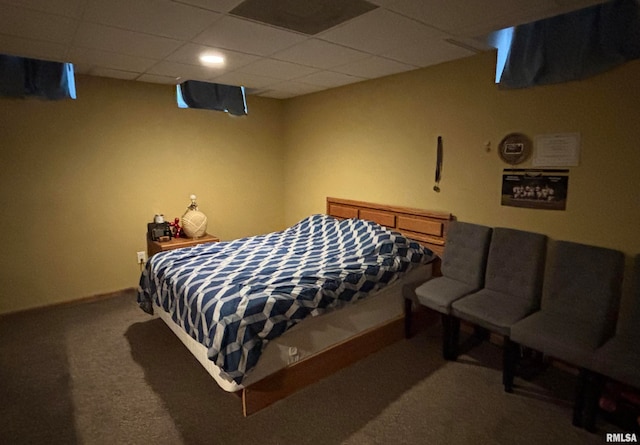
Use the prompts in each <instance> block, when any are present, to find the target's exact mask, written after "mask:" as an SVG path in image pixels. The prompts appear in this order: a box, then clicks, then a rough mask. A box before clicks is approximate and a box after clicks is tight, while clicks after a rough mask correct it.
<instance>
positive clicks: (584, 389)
mask: <svg viewBox="0 0 640 445" xmlns="http://www.w3.org/2000/svg"><path fill="white" fill-rule="evenodd" d="M590 380H591V376H590V372H589V371H588V370H587V369H585V368H580V373H579V375H578V384H577V385H576V395H575V401H574V402H573V420H572V422H571V423H573V426H575V427H578V428H582V426H583V425H584V417H583V416H584V407H585V401H586V398H587V393H588V392H589V384H590Z"/></svg>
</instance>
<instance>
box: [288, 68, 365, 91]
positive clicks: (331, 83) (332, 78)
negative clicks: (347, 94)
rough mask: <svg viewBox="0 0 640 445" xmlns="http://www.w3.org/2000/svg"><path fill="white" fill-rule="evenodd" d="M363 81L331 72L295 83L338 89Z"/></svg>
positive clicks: (311, 75) (360, 78) (319, 73)
mask: <svg viewBox="0 0 640 445" xmlns="http://www.w3.org/2000/svg"><path fill="white" fill-rule="evenodd" d="M363 80H366V79H365V78H362V77H356V76H351V75H349V74H344V73H336V72H333V71H319V72H317V73H313V74H310V75H308V76H304V77H299V78H297V79H296V81H297V82H303V83H310V84H312V85H319V86H323V87H327V88H334V87H339V86H342V85H348V84H350V83H355V82H361V81H363Z"/></svg>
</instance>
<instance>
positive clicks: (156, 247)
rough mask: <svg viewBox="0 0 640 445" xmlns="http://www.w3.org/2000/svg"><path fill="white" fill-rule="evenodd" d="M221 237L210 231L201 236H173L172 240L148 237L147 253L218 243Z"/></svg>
mask: <svg viewBox="0 0 640 445" xmlns="http://www.w3.org/2000/svg"><path fill="white" fill-rule="evenodd" d="M219 241H220V238H216V237H215V236H213V235H209V234H208V233H207V234H205V235H204V236H201V237H200V238H171V240H170V241H153V240H151V238H149V237H147V253H148V254H149V256H151V255H153V254H156V253H158V252H164V251H166V250H173V249H180V248H182V247H192V246H196V245H198V244H205V243H217V242H219Z"/></svg>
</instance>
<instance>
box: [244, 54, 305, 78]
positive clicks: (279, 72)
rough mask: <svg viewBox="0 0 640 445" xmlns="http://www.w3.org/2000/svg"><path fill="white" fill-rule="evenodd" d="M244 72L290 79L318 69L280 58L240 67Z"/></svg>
mask: <svg viewBox="0 0 640 445" xmlns="http://www.w3.org/2000/svg"><path fill="white" fill-rule="evenodd" d="M238 71H241V72H243V73H250V74H258V75H261V76H266V77H273V78H275V79H280V80H290V79H295V78H296V77H302V76H306V75H309V74H311V73H314V72H316V71H318V70H317V69H315V68H311V67H308V66H302V65H297V64H295V63H290V62H281V61H279V60H272V59H262V60H259V61H257V62H253V63H251V64H249V65H246V66H244V67H242V68H240V69H239V70H238Z"/></svg>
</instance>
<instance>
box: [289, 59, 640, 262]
mask: <svg viewBox="0 0 640 445" xmlns="http://www.w3.org/2000/svg"><path fill="white" fill-rule="evenodd" d="M494 67H495V55H494V54H492V53H487V54H481V55H478V56H474V57H471V58H467V59H463V60H460V61H454V62H450V63H445V64H442V65H438V66H435V67H431V68H427V69H422V70H417V71H413V72H409V73H405V74H400V75H395V76H392V77H388V78H384V79H380V80H373V81H368V82H362V83H359V84H355V85H352V86H347V87H344V88H339V89H334V90H330V91H326V92H321V93H316V94H313V95H308V96H304V97H300V98H295V99H292V100H290V101H288V103H287V104H286V108H285V119H286V125H285V143H286V169H285V171H286V175H287V177H286V182H285V195H286V200H285V212H286V223H288V224H289V223H292V222H295V221H296V220H298V219H299V218H301V217H303V216H305V215H307V214H309V213H314V212H323V211H324V209H325V207H324V206H325V202H324V200H325V197H326V196H336V197H341V198H349V199H357V200H365V201H372V202H378V203H385V204H397V205H404V206H411V207H418V208H425V209H432V210H444V211H448V212H451V213H453V214H454V215H455V216H456V217H457V218H458V219H460V220H463V221H471V222H475V223H479V224H486V225H492V226H506V227H514V228H520V229H524V230H531V231H538V232H542V233H546V234H548V235H550V236H552V237H554V238H557V239H566V240H571V241H578V242H583V243H589V244H594V245H600V246H605V247H612V248H616V249H620V250H623V251H624V252H626V253H627V254H633V253H640V236H638V231H637V230H638V222H640V180H638V178H639V177H640V175H639V173H638V172H640V142H639V141H640V125H639V124H638V122H639V121H638V116H640V82H638V79H640V61H635V62H632V63H629V64H627V65H625V66H623V67H621V68H618V69H616V70H614V71H611V72H608V73H606V74H603V75H601V76H598V77H595V78H592V79H588V80H584V81H577V82H570V83H565V84H562V85H553V86H544V87H536V88H530V89H526V90H511V91H505V90H500V89H498V87H497V86H496V85H495V84H494V82H493V78H494V69H495V68H494ZM511 132H522V133H524V134H526V135H528V136H529V137H531V138H533V137H534V136H535V135H540V134H549V133H566V132H578V133H580V134H581V146H582V153H581V160H580V165H579V166H578V167H571V168H570V179H569V194H568V201H567V209H566V211H550V210H530V209H522V208H515V207H506V206H501V205H500V198H501V197H500V192H501V180H502V172H503V169H504V168H506V167H509V166H508V165H507V164H505V163H504V162H502V161H501V160H500V158H499V157H498V154H497V152H496V149H495V148H496V147H497V146H498V144H499V142H500V140H501V139H502V138H503V137H504V136H505V135H506V134H508V133H511ZM439 135H441V136H442V137H443V140H444V163H443V172H442V181H441V183H440V188H441V192H440V193H435V192H434V191H433V185H434V170H435V160H436V140H437V136H439ZM487 141H490V142H491V145H492V147H493V149H492V150H491V152H489V153H487V152H486V150H485V147H484V146H485V143H486V142H487ZM518 167H523V168H528V167H531V161H530V160H529V161H527V162H525V163H524V164H521V165H519V166H518Z"/></svg>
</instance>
